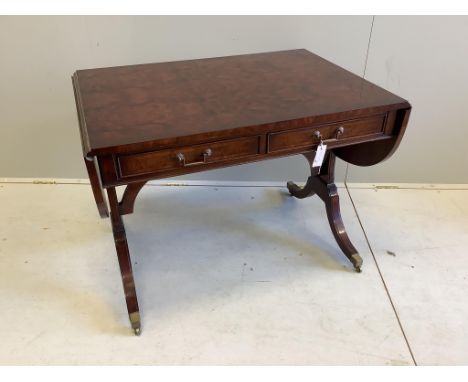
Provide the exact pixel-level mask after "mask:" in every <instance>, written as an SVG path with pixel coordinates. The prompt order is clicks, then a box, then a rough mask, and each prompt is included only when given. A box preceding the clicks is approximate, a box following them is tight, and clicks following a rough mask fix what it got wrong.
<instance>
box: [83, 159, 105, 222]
mask: <svg viewBox="0 0 468 382" xmlns="http://www.w3.org/2000/svg"><path fill="white" fill-rule="evenodd" d="M84 161H85V164H86V170H87V171H88V176H89V180H90V183H91V189H92V191H93V195H94V200H95V201H96V206H97V209H98V212H99V216H101V218H107V217H109V208H108V207H107V202H106V197H105V195H104V189H103V188H102V182H101V177H100V175H99V172H98V169H97V161H96V158H84Z"/></svg>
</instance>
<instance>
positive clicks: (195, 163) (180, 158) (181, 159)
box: [176, 149, 213, 167]
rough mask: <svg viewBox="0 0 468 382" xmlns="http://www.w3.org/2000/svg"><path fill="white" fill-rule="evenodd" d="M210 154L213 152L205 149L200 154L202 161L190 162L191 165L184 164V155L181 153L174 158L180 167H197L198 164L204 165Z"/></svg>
mask: <svg viewBox="0 0 468 382" xmlns="http://www.w3.org/2000/svg"><path fill="white" fill-rule="evenodd" d="M212 154H213V150H211V149H206V150H204V151H203V153H202V155H203V160H201V161H198V162H192V163H186V162H185V155H184V154H182V153H178V154H177V156H176V157H177V160H178V161H179V163H180V164H181V165H182V167H190V166H196V165H199V164H204V163H206V158H208V157H210V156H211V155H212Z"/></svg>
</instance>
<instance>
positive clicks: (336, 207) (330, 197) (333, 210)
mask: <svg viewBox="0 0 468 382" xmlns="http://www.w3.org/2000/svg"><path fill="white" fill-rule="evenodd" d="M327 191H328V193H327V196H326V198H325V200H324V202H325V207H326V210H327V217H328V222H329V223H330V228H331V230H332V233H333V236H335V240H336V242H337V243H338V245H339V246H340V248H341V250H342V251H343V253H344V254H345V255H346V257H347V258H348V259H349V261H351V263H352V264H353V266H354V269H356V271H357V272H361V266H362V258H361V256H359V254H358V251H357V250H356V248H354V245H353V243H351V240H350V239H349V236H348V234H347V233H346V229H345V226H344V224H343V219H342V218H341V211H340V199H339V196H338V190H337V188H336V186H335V184H329V185H327Z"/></svg>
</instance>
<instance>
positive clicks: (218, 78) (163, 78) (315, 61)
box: [73, 49, 409, 155]
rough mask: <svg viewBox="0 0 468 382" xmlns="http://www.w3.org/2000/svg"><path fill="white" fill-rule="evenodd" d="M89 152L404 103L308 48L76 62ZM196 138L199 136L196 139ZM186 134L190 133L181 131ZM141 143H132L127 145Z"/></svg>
mask: <svg viewBox="0 0 468 382" xmlns="http://www.w3.org/2000/svg"><path fill="white" fill-rule="evenodd" d="M73 80H74V85H75V90H76V96H77V104H78V107H79V109H80V110H81V112H80V119H81V128H82V130H84V131H82V136H83V148H84V150H85V152H86V154H91V155H95V154H101V153H115V152H118V151H125V149H127V150H130V151H132V148H137V151H138V150H139V149H140V148H141V144H142V143H146V146H145V148H146V149H158V148H159V147H168V146H171V145H172V146H177V145H179V144H186V143H187V142H189V141H188V139H190V143H193V142H195V141H198V142H202V141H206V140H208V139H213V140H216V139H223V138H225V137H228V136H229V137H232V136H233V134H234V135H237V136H243V135H251V134H261V133H262V132H266V131H274V130H275V128H276V127H277V129H284V128H285V125H284V123H285V122H288V124H287V128H289V127H299V126H301V123H303V122H306V123H314V122H327V121H337V120H347V119H352V118H359V117H361V116H365V115H372V114H376V113H384V112H387V111H390V110H396V109H400V108H404V107H409V104H408V103H407V102H406V101H405V100H404V99H402V98H400V97H398V96H396V95H394V94H392V93H390V92H388V91H386V90H384V89H382V88H380V87H378V86H376V85H374V84H372V83H370V82H368V81H366V80H364V79H362V78H361V77H358V76H356V75H354V74H353V73H351V72H349V71H347V70H345V69H343V68H341V67H339V66H337V65H335V64H333V63H331V62H329V61H327V60H325V59H323V58H321V57H319V56H317V55H315V54H313V53H311V52H309V51H307V50H304V49H299V50H289V51H280V52H271V53H258V54H248V55H240V56H228V57H219V58H207V59H200V60H189V61H178V62H168V63H156V64H143V65H131V66H121V67H112V68H100V69H88V70H78V71H77V72H76V73H75V75H74V78H73ZM197 137H199V140H197V139H196V138H197ZM184 138H186V139H184ZM132 144H133V145H134V144H137V145H139V146H138V147H137V146H132Z"/></svg>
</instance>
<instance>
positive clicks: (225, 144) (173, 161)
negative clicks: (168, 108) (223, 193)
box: [117, 136, 260, 178]
mask: <svg viewBox="0 0 468 382" xmlns="http://www.w3.org/2000/svg"><path fill="white" fill-rule="evenodd" d="M259 149H260V137H259V136H254V137H246V138H240V139H232V140H228V141H221V142H215V143H207V144H203V145H196V146H190V147H180V148H175V149H170V150H160V151H152V152H148V153H142V154H128V155H121V156H119V157H117V169H118V172H119V176H120V177H121V178H127V177H132V176H138V175H143V174H150V173H158V172H162V171H174V170H178V169H184V168H193V169H194V170H195V168H196V169H197V171H200V170H201V169H202V168H203V167H204V166H205V165H206V164H209V163H215V162H222V161H227V160H230V159H238V158H242V157H249V156H252V155H257V154H258V153H259Z"/></svg>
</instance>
